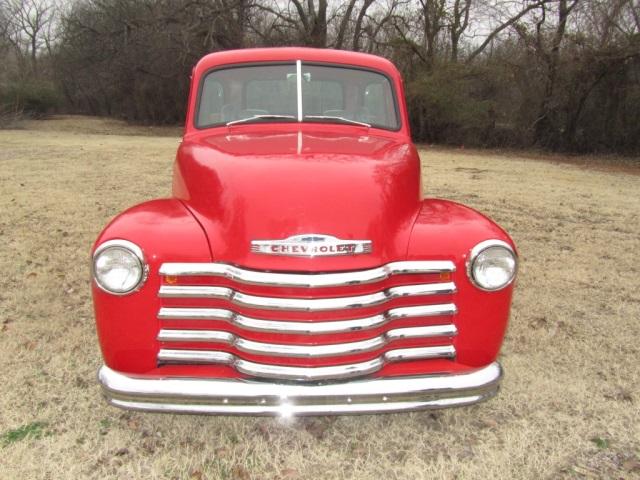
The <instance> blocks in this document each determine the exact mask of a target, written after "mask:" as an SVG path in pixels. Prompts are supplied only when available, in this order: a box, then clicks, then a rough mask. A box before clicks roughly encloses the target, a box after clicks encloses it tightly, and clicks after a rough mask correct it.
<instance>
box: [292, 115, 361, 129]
mask: <svg viewBox="0 0 640 480" xmlns="http://www.w3.org/2000/svg"><path fill="white" fill-rule="evenodd" d="M307 118H309V119H311V120H338V121H339V122H344V123H351V124H353V125H361V126H363V127H367V128H368V127H371V125H369V124H368V123H364V122H359V121H357V120H351V119H350V118H345V117H337V116H333V115H305V116H304V118H303V120H306V119H307Z"/></svg>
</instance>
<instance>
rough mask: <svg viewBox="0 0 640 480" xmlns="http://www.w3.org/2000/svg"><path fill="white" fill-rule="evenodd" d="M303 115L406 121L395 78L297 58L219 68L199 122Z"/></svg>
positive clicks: (208, 84)
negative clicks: (402, 118) (401, 117)
mask: <svg viewBox="0 0 640 480" xmlns="http://www.w3.org/2000/svg"><path fill="white" fill-rule="evenodd" d="M298 72H300V80H298ZM299 121H302V122H314V123H318V122H320V123H343V124H350V125H361V126H372V127H376V128H384V129H387V130H397V129H398V128H399V126H400V125H399V122H398V115H397V109H396V102H395V96H394V93H393V89H392V87H391V83H390V81H389V79H388V78H387V77H386V76H385V75H382V74H381V73H377V72H373V71H371V70H363V69H359V68H351V67H342V66H328V65H317V64H310V65H308V64H303V63H300V62H295V63H294V62H292V63H291V64H263V65H251V66H238V67H231V68H223V69H218V70H213V71H211V72H209V73H208V74H207V75H206V76H205V77H204V80H203V81H202V86H201V92H200V98H199V103H198V108H197V113H196V127H198V128H207V127H213V126H218V125H234V124H242V123H267V122H280V123H281V122H299Z"/></svg>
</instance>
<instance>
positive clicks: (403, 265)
mask: <svg viewBox="0 0 640 480" xmlns="http://www.w3.org/2000/svg"><path fill="white" fill-rule="evenodd" d="M455 269H456V267H455V264H454V263H453V262H451V261H449V260H429V261H403V262H392V263H388V264H386V265H383V266H381V267H378V268H372V269H370V270H360V271H356V272H340V273H317V274H314V273H304V274H296V273H273V272H260V271H255V270H246V269H243V268H239V267H235V266H233V265H229V264H226V263H163V264H162V265H161V266H160V275H166V276H216V277H223V278H227V279H229V280H233V281H236V282H239V283H246V284H252V285H265V286H272V287H301V288H315V287H341V286H350V285H362V284H366V283H373V282H379V281H382V280H386V279H388V278H389V277H391V276H393V275H405V274H429V273H446V272H454V271H455Z"/></svg>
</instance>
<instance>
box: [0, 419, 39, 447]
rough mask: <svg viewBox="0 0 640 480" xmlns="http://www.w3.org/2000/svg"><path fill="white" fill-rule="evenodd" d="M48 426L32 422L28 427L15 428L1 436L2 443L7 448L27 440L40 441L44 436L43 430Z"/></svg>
mask: <svg viewBox="0 0 640 480" xmlns="http://www.w3.org/2000/svg"><path fill="white" fill-rule="evenodd" d="M46 425H47V424H46V423H44V422H32V423H29V424H27V425H23V426H21V427H18V428H14V429H13V430H8V431H6V432H4V433H3V434H2V435H0V443H1V444H2V445H3V446H5V447H6V446H7V445H9V444H11V443H14V442H18V441H20V440H23V439H25V438H34V439H39V438H41V437H42V434H43V433H44V430H43V429H44V427H46Z"/></svg>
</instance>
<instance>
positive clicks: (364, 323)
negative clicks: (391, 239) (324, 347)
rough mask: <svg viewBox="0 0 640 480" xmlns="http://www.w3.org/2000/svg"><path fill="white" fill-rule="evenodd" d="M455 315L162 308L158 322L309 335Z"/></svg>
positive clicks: (439, 311) (431, 309)
mask: <svg viewBox="0 0 640 480" xmlns="http://www.w3.org/2000/svg"><path fill="white" fill-rule="evenodd" d="M456 313H457V309H456V306H455V304H453V303H441V304H434V305H420V306H416V307H400V308H392V309H391V310H388V311H386V312H385V313H383V314H380V315H373V316H371V317H365V318H356V319H352V320H332V321H328V322H324V321H318V322H316V321H313V322H295V321H279V320H263V319H258V318H251V317H246V316H244V315H240V314H238V313H235V312H232V311H231V310H224V309H220V308H198V307H196V308H179V307H162V308H160V312H159V313H158V318H159V319H161V320H165V319H166V320H169V319H179V320H223V321H227V322H229V323H231V324H233V325H237V326H238V327H240V328H243V329H246V330H253V331H259V332H275V333H291V334H305V335H313V334H322V333H345V332H354V331H358V330H368V329H371V328H375V327H380V326H382V325H385V324H387V323H389V322H391V321H393V320H397V319H402V318H416V317H434V316H439V315H455V314H456Z"/></svg>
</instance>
